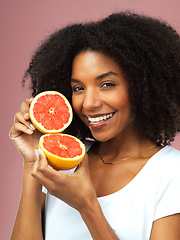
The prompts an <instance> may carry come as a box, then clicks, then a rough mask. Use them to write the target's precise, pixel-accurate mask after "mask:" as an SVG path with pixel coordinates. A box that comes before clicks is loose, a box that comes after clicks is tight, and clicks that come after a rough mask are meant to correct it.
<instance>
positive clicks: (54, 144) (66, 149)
mask: <svg viewBox="0 0 180 240" xmlns="http://www.w3.org/2000/svg"><path fill="white" fill-rule="evenodd" d="M39 147H40V148H41V149H42V150H43V152H44V153H45V155H46V157H47V159H48V163H49V165H50V166H52V167H53V168H54V169H56V170H66V169H72V168H74V167H76V166H77V165H78V164H79V163H80V162H81V161H82V159H83V157H84V155H85V146H84V144H83V143H82V142H81V141H80V140H79V139H78V138H76V137H74V136H71V135H68V134H62V133H61V134H57V133H56V134H45V135H42V136H41V137H40V140H39Z"/></svg>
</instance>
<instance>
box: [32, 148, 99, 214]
mask: <svg viewBox="0 0 180 240" xmlns="http://www.w3.org/2000/svg"><path fill="white" fill-rule="evenodd" d="M32 176H33V177H34V178H35V179H36V180H38V181H39V182H40V184H42V185H43V186H45V187H46V189H47V190H48V191H49V193H50V194H52V195H54V196H56V197H57V198H59V199H61V200H62V201H64V202H66V203H67V204H68V205H70V206H71V207H73V208H75V209H76V210H78V211H79V212H81V211H83V209H86V208H88V206H90V205H92V204H93V203H94V202H97V196H96V192H95V189H94V186H93V184H92V182H91V179H90V174H89V168H88V155H87V154H86V155H85V157H84V159H83V161H82V162H81V164H80V166H79V167H78V168H77V170H76V171H75V172H74V173H72V174H66V173H63V172H59V171H56V170H54V169H53V168H52V167H50V166H48V162H47V159H46V156H45V154H44V153H43V151H42V150H40V149H39V151H37V156H36V162H35V164H34V168H33V171H32Z"/></svg>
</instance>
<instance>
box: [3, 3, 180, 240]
mask: <svg viewBox="0 0 180 240" xmlns="http://www.w3.org/2000/svg"><path fill="white" fill-rule="evenodd" d="M125 9H131V10H136V11H138V12H139V13H145V14H147V15H151V16H155V17H160V18H162V19H165V20H167V21H168V22H169V23H170V24H171V25H172V26H174V27H175V28H176V29H177V31H178V32H180V14H179V10H180V2H179V0H16V1H15V0H0V17H1V21H0V27H1V28H0V29H1V34H0V41H1V44H0V46H1V51H0V67H1V96H0V97H1V99H0V104H1V140H0V141H1V159H0V161H1V165H0V166H1V169H0V171H1V174H0V177H1V181H0V184H1V186H0V189H1V199H0V201H1V202H0V228H1V229H0V238H1V239H2V240H7V239H9V234H10V231H11V227H12V224H13V220H14V217H15V214H16V209H17V205H18V201H19V195H20V190H21V179H22V164H23V161H22V158H21V156H20V155H19V153H18V152H17V150H16V148H15V146H14V145H13V144H12V143H11V141H10V140H9V138H8V134H9V130H10V128H11V126H12V124H13V117H14V113H15V112H16V111H18V110H19V109H20V103H21V102H22V101H23V100H24V99H26V98H28V97H29V95H30V92H29V91H28V89H27V88H26V89H23V88H22V87H21V79H22V75H23V73H24V70H25V68H26V67H27V65H28V62H29V58H30V56H31V54H32V52H33V50H34V49H36V47H37V46H38V43H39V42H40V41H41V40H42V39H43V38H44V37H45V36H47V35H48V34H50V33H51V32H53V31H54V30H56V29H57V28H60V27H62V26H64V25H66V24H69V23H73V22H81V21H86V20H91V19H99V18H103V17H105V16H107V14H109V13H112V12H116V11H120V10H125ZM173 146H174V147H176V148H177V149H179V150H180V136H178V137H176V140H175V142H174V143H173Z"/></svg>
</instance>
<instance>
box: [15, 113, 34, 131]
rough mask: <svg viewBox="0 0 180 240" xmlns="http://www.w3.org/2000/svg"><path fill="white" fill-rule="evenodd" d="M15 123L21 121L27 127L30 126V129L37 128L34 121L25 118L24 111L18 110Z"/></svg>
mask: <svg viewBox="0 0 180 240" xmlns="http://www.w3.org/2000/svg"><path fill="white" fill-rule="evenodd" d="M14 121H15V123H16V122H20V123H22V124H24V125H25V126H26V127H27V128H29V129H30V130H32V131H35V130H36V128H35V126H34V125H33V124H32V122H31V121H29V120H26V119H25V118H24V114H23V113H22V112H17V113H16V114H15V120H14Z"/></svg>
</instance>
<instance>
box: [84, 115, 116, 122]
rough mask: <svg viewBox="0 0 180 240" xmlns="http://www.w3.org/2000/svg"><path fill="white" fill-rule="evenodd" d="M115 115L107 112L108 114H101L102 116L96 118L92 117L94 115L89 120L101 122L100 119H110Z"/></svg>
mask: <svg viewBox="0 0 180 240" xmlns="http://www.w3.org/2000/svg"><path fill="white" fill-rule="evenodd" d="M112 116H113V114H112V113H110V114H107V115H104V116H100V117H96V118H92V117H88V116H87V117H88V120H89V121H90V122H92V123H95V122H99V121H102V120H106V119H109V118H111V117H112Z"/></svg>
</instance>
